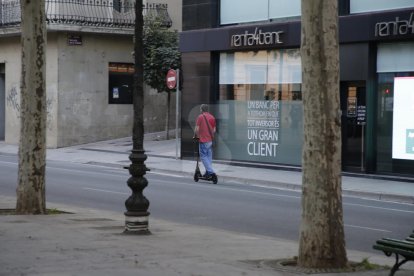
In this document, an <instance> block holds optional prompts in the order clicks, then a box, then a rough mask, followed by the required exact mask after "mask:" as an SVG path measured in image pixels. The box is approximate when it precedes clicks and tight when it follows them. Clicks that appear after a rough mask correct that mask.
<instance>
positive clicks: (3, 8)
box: [0, 0, 172, 28]
mask: <svg viewBox="0 0 414 276" xmlns="http://www.w3.org/2000/svg"><path fill="white" fill-rule="evenodd" d="M0 1H1V0H0ZM134 5H135V1H134V0H46V1H45V12H46V22H47V24H69V25H78V26H96V27H114V28H120V27H122V28H133V26H134V24H135V10H134ZM20 10H21V8H20V1H19V0H3V1H1V3H0V28H2V27H8V26H17V25H20V22H21V12H20ZM143 13H144V16H150V17H158V18H160V19H161V21H162V22H163V25H164V26H165V27H171V25H172V21H171V18H170V16H169V15H168V12H167V8H166V7H165V6H162V5H158V6H155V7H151V8H148V7H144V8H143Z"/></svg>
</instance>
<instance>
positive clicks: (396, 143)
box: [392, 77, 414, 160]
mask: <svg viewBox="0 0 414 276" xmlns="http://www.w3.org/2000/svg"><path fill="white" fill-rule="evenodd" d="M413 117H414V77H397V78H395V79H394V117H393V127H392V158H394V159H406V160H414V119H413Z"/></svg>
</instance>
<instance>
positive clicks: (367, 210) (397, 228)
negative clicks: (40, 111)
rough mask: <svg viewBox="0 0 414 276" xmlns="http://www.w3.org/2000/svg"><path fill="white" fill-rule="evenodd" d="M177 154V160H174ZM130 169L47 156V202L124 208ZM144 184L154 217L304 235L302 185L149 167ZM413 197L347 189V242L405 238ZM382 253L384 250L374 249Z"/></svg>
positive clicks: (367, 244) (3, 163)
mask: <svg viewBox="0 0 414 276" xmlns="http://www.w3.org/2000/svg"><path fill="white" fill-rule="evenodd" d="M172 162H173V161H172ZM128 178H129V174H128V171H127V170H125V169H120V168H115V167H106V166H96V165H87V164H78V163H70V162H59V161H48V163H47V179H46V194H47V195H46V197H47V202H55V203H63V204H68V205H76V206H79V207H87V208H93V209H102V210H108V211H119V214H120V216H123V212H124V211H125V210H126V209H125V206H124V202H125V200H126V199H127V198H128V196H129V195H130V193H131V191H130V189H129V187H128V186H127V184H126V181H127V179H128ZM147 179H148V181H149V186H148V187H147V188H146V189H145V190H144V194H145V196H146V197H147V198H148V199H149V200H150V208H149V211H150V213H151V215H150V228H151V217H153V218H159V219H164V220H169V221H173V222H179V223H187V224H194V225H200V226H206V227H212V228H216V229H225V230H231V231H235V232H238V233H249V234H255V235H263V236H269V237H274V238H281V239H288V240H293V241H297V240H298V236H299V224H300V215H301V206H300V193H299V192H295V191H289V190H280V189H275V188H272V187H263V186H260V185H257V186H256V185H254V186H253V185H245V184H236V183H229V182H222V181H220V180H219V184H218V185H214V184H212V183H211V182H202V181H200V182H198V183H196V182H194V181H193V179H192V177H187V176H182V175H180V174H169V173H151V172H149V173H148V174H147ZM16 183H17V157H16V156H12V155H0V194H1V195H5V196H15V189H16V185H17V184H16ZM413 221H414V205H412V204H403V203H392V202H384V201H376V200H370V199H363V198H356V197H344V222H345V235H346V242H347V244H346V246H347V248H348V249H353V250H360V251H366V252H367V251H370V252H374V250H372V249H371V248H372V245H373V244H374V242H375V240H377V239H379V238H382V237H394V238H405V237H406V236H407V235H408V234H409V233H411V232H412V230H413V229H412V227H413V224H412V222H413ZM375 253H377V254H381V253H380V252H375Z"/></svg>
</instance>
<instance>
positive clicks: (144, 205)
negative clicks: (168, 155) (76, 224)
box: [124, 0, 150, 234]
mask: <svg viewBox="0 0 414 276" xmlns="http://www.w3.org/2000/svg"><path fill="white" fill-rule="evenodd" d="M142 28H143V15H142V0H140V1H136V3H135V33H134V37H135V39H134V41H135V42H134V60H135V71H134V85H133V108H134V125H133V130H132V151H131V154H130V155H129V160H131V165H130V166H129V167H127V168H128V171H129V173H130V175H131V177H130V178H129V179H128V181H127V183H128V186H129V187H130V188H131V190H132V195H131V196H130V197H129V198H128V199H127V200H126V201H125V207H126V209H127V211H126V212H125V213H124V214H125V231H124V233H126V234H149V233H150V232H149V228H148V221H149V214H150V213H149V212H148V207H149V200H148V199H147V198H146V197H145V196H144V195H143V190H144V189H145V187H147V185H148V181H147V179H146V178H145V177H144V175H145V173H146V172H147V171H148V169H147V167H146V166H145V163H144V161H145V160H146V159H147V155H146V154H145V150H144V120H143V117H144V112H143V109H144V78H143V74H144V66H143V64H144V56H143V44H142V43H143V40H142Z"/></svg>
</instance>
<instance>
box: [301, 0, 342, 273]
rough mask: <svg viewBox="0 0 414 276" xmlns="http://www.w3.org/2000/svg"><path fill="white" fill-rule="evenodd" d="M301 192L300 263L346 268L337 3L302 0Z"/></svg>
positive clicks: (310, 265) (308, 266) (315, 266)
mask: <svg viewBox="0 0 414 276" xmlns="http://www.w3.org/2000/svg"><path fill="white" fill-rule="evenodd" d="M301 28H302V41H301V57H302V92H303V107H304V144H303V154H302V168H303V178H302V184H303V191H302V192H303V194H302V222H301V229H300V243H299V259H298V264H299V266H301V267H307V268H343V267H345V266H346V265H347V257H346V250H345V237H344V227H343V214H342V196H341V125H340V124H341V117H340V105H339V46H338V15H337V0H313V1H309V0H302V27H301Z"/></svg>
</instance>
